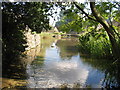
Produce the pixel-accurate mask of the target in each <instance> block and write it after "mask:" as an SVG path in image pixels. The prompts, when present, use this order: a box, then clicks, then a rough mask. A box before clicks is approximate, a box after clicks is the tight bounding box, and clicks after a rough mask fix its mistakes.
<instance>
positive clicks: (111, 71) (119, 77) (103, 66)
mask: <svg viewBox="0 0 120 90" xmlns="http://www.w3.org/2000/svg"><path fill="white" fill-rule="evenodd" d="M81 58H82V59H81V60H82V61H83V62H84V63H87V64H89V65H91V66H92V67H93V68H95V69H98V70H100V71H102V72H103V73H104V74H105V76H104V79H103V81H102V86H103V87H105V88H118V87H120V62H118V61H117V62H114V60H105V59H91V58H90V57H86V55H82V56H81Z"/></svg>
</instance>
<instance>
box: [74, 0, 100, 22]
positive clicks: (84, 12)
mask: <svg viewBox="0 0 120 90" xmlns="http://www.w3.org/2000/svg"><path fill="white" fill-rule="evenodd" d="M73 4H74V5H75V6H76V7H77V8H78V9H79V10H80V11H82V13H84V14H85V16H87V17H88V19H91V20H93V21H97V20H96V19H94V18H92V17H90V16H89V15H88V14H87V13H86V12H85V11H84V10H83V9H82V8H81V7H80V6H78V5H77V4H76V3H75V2H73ZM97 22H98V21H97Z"/></svg>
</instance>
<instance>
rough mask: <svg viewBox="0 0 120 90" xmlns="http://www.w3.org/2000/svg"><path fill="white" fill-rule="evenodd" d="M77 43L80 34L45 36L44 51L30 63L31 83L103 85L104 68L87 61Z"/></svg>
mask: <svg viewBox="0 0 120 90" xmlns="http://www.w3.org/2000/svg"><path fill="white" fill-rule="evenodd" d="M47 41H48V42H47ZM77 44H78V40H77V39H76V38H69V39H60V40H57V39H54V40H51V41H49V39H48V40H47V39H45V40H43V41H42V45H41V52H40V53H39V55H37V56H36V57H35V60H34V61H33V62H32V63H31V64H28V65H27V73H28V85H27V87H30V88H53V87H60V86H62V85H67V87H74V86H75V85H79V87H87V86H88V87H94V88H97V87H102V82H103V79H104V76H105V74H104V72H102V71H101V70H99V69H97V68H95V67H93V66H91V64H89V63H86V62H85V60H84V58H83V57H81V55H80V53H79V51H78V47H77Z"/></svg>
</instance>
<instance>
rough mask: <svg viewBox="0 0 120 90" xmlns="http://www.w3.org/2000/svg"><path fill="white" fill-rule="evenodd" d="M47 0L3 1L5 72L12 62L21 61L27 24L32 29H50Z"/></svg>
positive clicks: (3, 56) (3, 57)
mask: <svg viewBox="0 0 120 90" xmlns="http://www.w3.org/2000/svg"><path fill="white" fill-rule="evenodd" d="M49 8H51V6H50V5H48V4H47V3H45V2H14V3H11V2H3V3H2V29H3V32H2V59H3V69H5V70H4V72H3V73H4V74H5V73H7V72H8V71H7V70H8V68H10V65H11V63H13V62H19V60H20V59H19V57H20V56H23V55H22V54H23V52H24V51H25V48H26V47H27V46H26V38H25V36H24V34H23V32H24V31H25V30H26V29H25V28H26V26H28V27H29V28H31V29H32V31H36V32H41V31H42V30H43V29H49V19H48V14H49V13H48V10H49Z"/></svg>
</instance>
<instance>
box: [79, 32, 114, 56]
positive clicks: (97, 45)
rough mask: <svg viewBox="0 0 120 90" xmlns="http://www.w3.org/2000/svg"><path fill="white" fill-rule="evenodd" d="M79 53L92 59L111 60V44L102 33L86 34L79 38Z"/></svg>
mask: <svg viewBox="0 0 120 90" xmlns="http://www.w3.org/2000/svg"><path fill="white" fill-rule="evenodd" d="M79 40H80V45H79V46H80V51H81V52H82V53H85V54H88V55H90V56H91V57H93V58H112V57H113V55H112V51H111V44H110V42H109V40H108V37H107V36H106V33H103V32H88V33H86V34H84V35H81V36H80V37H79Z"/></svg>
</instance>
